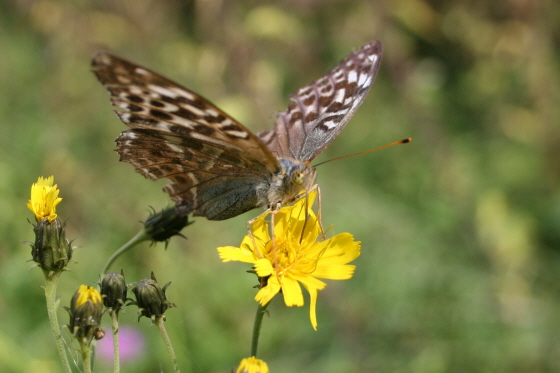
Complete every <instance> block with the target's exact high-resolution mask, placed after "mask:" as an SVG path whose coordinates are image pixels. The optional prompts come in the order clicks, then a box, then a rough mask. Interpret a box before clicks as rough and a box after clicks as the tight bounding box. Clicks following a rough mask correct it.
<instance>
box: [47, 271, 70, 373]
mask: <svg viewBox="0 0 560 373" xmlns="http://www.w3.org/2000/svg"><path fill="white" fill-rule="evenodd" d="M58 278H59V276H58V275H55V276H52V277H51V278H49V277H47V276H45V279H46V284H45V297H46V299H47V312H48V314H49V320H50V323H51V329H52V331H53V334H54V341H55V344H56V348H57V350H58V355H59V356H60V361H61V362H62V367H63V368H64V372H65V373H72V369H71V368H70V364H69V363H68V356H67V355H66V350H65V349H64V341H63V340H62V335H61V334H60V326H59V325H58V317H57V314H56V307H57V303H58V302H57V301H56V288H57V285H58Z"/></svg>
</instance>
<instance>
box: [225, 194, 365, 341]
mask: <svg viewBox="0 0 560 373" xmlns="http://www.w3.org/2000/svg"><path fill="white" fill-rule="evenodd" d="M315 197H316V193H315V192H313V193H311V194H310V195H309V196H308V206H312V205H313V201H314V199H315ZM306 206H307V205H306V201H305V199H301V200H300V201H298V202H296V203H295V204H294V205H293V206H285V207H283V208H281V209H280V211H278V212H277V213H275V214H274V227H273V231H274V240H272V239H271V237H270V234H269V225H268V223H267V221H266V220H265V217H266V216H268V215H270V214H272V213H270V214H265V215H263V216H262V217H260V218H258V219H257V220H256V221H255V223H254V224H253V226H252V227H251V229H252V233H253V237H254V240H255V244H256V248H255V247H254V246H253V241H252V239H251V237H250V236H249V235H247V236H245V238H244V239H243V242H242V243H241V246H240V247H233V246H226V247H219V248H218V252H219V254H220V258H221V259H222V260H223V261H224V262H229V261H232V260H235V261H241V262H245V263H252V264H253V265H254V268H255V270H256V272H257V275H258V276H259V277H261V278H267V277H268V281H267V282H266V286H264V287H262V288H261V289H260V290H259V292H258V293H257V295H256V296H255V300H257V301H258V302H260V304H261V305H263V306H264V305H266V304H267V303H268V302H270V300H271V299H272V298H274V296H275V295H276V294H278V293H279V292H280V290H281V291H282V294H283V296H284V302H285V304H286V306H288V307H291V306H298V307H301V306H303V293H302V291H301V286H300V283H301V284H302V285H303V286H304V287H305V288H306V289H307V291H308V292H309V296H310V310H309V315H310V319H311V325H312V326H313V329H315V330H317V316H316V312H315V309H316V305H317V294H318V291H319V290H321V289H324V288H325V286H326V283H324V282H323V281H321V280H318V278H324V279H330V280H347V279H350V278H351V277H352V275H353V274H354V270H355V269H356V266H354V265H348V264H347V263H349V262H351V261H353V260H354V259H356V258H357V257H358V256H359V255H360V242H356V241H354V238H353V236H352V235H351V234H350V233H340V234H337V235H336V236H333V237H331V238H329V239H326V240H322V239H321V240H317V239H318V238H319V237H320V236H321V237H322V232H321V227H320V225H319V220H318V219H317V216H316V215H315V213H314V212H313V210H312V209H311V208H309V209H308V210H307V211H308V213H307V214H306V213H305V211H306Z"/></svg>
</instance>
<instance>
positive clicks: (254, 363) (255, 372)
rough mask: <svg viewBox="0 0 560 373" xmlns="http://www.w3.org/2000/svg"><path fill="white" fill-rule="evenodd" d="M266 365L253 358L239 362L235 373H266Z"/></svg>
mask: <svg viewBox="0 0 560 373" xmlns="http://www.w3.org/2000/svg"><path fill="white" fill-rule="evenodd" d="M268 372H269V370H268V365H266V363H265V362H264V361H262V360H259V359H257V358H256V357H254V356H251V357H246V358H245V359H243V360H241V363H239V366H238V367H237V370H236V371H235V373H268Z"/></svg>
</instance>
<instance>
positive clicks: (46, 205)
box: [27, 176, 62, 223]
mask: <svg viewBox="0 0 560 373" xmlns="http://www.w3.org/2000/svg"><path fill="white" fill-rule="evenodd" d="M53 182H54V176H50V177H48V178H44V177H39V180H38V181H37V183H35V184H33V185H32V186H31V199H30V200H29V202H28V203H27V207H28V208H29V209H30V210H31V211H33V214H35V219H37V222H40V221H42V220H48V221H49V223H52V221H53V220H54V219H56V217H57V215H56V205H58V204H59V203H60V201H62V198H58V193H59V192H60V191H59V190H58V189H57V185H54V186H53Z"/></svg>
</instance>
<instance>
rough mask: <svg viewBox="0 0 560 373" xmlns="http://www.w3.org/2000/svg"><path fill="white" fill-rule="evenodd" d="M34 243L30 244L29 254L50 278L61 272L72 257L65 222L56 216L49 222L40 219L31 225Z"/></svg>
mask: <svg viewBox="0 0 560 373" xmlns="http://www.w3.org/2000/svg"><path fill="white" fill-rule="evenodd" d="M33 231H34V232H35V243H33V244H31V256H32V257H33V260H34V261H35V262H37V264H38V265H39V266H40V267H41V268H42V269H43V272H44V273H45V275H46V276H47V277H49V278H52V277H53V276H54V275H56V274H58V273H60V272H62V271H63V270H64V268H65V267H66V266H67V265H68V262H69V261H70V259H72V251H73V249H72V246H71V244H70V241H68V240H67V239H66V222H64V223H61V222H60V220H59V219H58V218H56V219H54V220H53V221H52V222H50V223H49V221H48V220H41V221H40V222H38V223H37V225H33Z"/></svg>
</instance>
